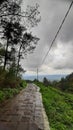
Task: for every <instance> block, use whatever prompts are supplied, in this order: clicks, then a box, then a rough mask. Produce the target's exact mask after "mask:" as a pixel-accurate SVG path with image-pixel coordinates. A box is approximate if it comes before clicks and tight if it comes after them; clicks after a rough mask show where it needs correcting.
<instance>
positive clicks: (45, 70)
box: [21, 0, 73, 75]
mask: <svg viewBox="0 0 73 130" xmlns="http://www.w3.org/2000/svg"><path fill="white" fill-rule="evenodd" d="M36 3H38V4H39V11H40V16H41V21H40V23H39V24H38V26H36V27H34V28H32V29H31V32H32V34H33V35H36V36H37V37H39V38H40V40H39V42H38V45H37V46H36V49H35V50H34V52H33V53H32V54H28V55H27V57H25V59H24V60H23V61H22V62H21V64H22V66H23V68H24V69H25V70H26V73H25V75H35V74H36V71H37V68H38V69H39V74H41V75H42V74H51V75H52V74H69V73H71V72H73V60H72V59H73V6H72V8H71V10H70V12H69V14H68V17H67V18H66V21H65V23H64V25H63V27H62V29H61V31H60V33H59V35H58V37H57V39H56V41H55V42H54V44H53V46H52V48H51V51H50V53H49V54H48V56H47V57H46V60H45V62H44V63H43V64H42V65H41V63H42V61H43V58H44V56H45V55H46V53H47V51H48V49H49V47H50V45H51V42H52V40H53V39H54V36H55V34H56V32H57V31H58V28H59V26H60V24H61V22H62V20H63V18H64V16H65V14H66V12H67V10H68V8H69V6H70V3H71V0H23V4H22V9H23V10H25V9H26V7H27V5H31V6H32V5H35V4H36Z"/></svg>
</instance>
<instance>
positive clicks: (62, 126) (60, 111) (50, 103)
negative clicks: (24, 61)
mask: <svg viewBox="0 0 73 130" xmlns="http://www.w3.org/2000/svg"><path fill="white" fill-rule="evenodd" d="M37 85H38V86H40V92H41V93H42V98H43V104H44V107H45V110H46V113H47V116H48V120H49V122H50V127H51V130H73V95H72V94H68V93H63V92H61V91H60V90H58V89H55V88H52V87H45V86H44V85H43V84H42V83H37Z"/></svg>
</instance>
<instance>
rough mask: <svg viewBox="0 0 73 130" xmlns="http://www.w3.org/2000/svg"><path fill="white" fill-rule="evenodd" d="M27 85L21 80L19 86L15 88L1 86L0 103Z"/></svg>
mask: <svg viewBox="0 0 73 130" xmlns="http://www.w3.org/2000/svg"><path fill="white" fill-rule="evenodd" d="M26 86H27V83H26V81H24V80H21V82H20V84H19V86H17V87H15V88H10V87H8V88H7V87H6V88H5V87H3V88H0V103H2V102H3V101H5V100H7V99H10V98H12V97H14V96H15V95H17V94H18V93H19V92H20V91H21V90H22V89H24V88H25V87H26Z"/></svg>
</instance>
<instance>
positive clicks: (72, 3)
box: [41, 1, 73, 65]
mask: <svg viewBox="0 0 73 130" xmlns="http://www.w3.org/2000/svg"><path fill="white" fill-rule="evenodd" d="M72 5H73V1H72V2H71V4H70V6H69V9H68V11H67V12H66V14H65V17H64V19H63V21H62V23H61V25H60V27H59V29H58V31H57V33H56V35H55V37H54V39H53V41H52V43H51V45H50V47H49V49H48V51H47V53H46V55H45V57H44V59H43V61H42V63H41V65H42V64H43V63H44V62H45V59H46V57H47V56H48V54H49V52H50V50H51V48H52V46H53V44H54V42H55V40H56V38H57V36H58V34H59V32H60V30H61V28H62V26H63V24H64V22H65V20H66V18H67V16H68V14H69V12H70V9H71V7H72Z"/></svg>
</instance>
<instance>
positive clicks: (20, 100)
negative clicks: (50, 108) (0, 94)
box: [0, 84, 49, 130]
mask: <svg viewBox="0 0 73 130" xmlns="http://www.w3.org/2000/svg"><path fill="white" fill-rule="evenodd" d="M42 109H43V105H42V98H41V94H40V92H39V88H38V87H37V86H36V85H33V84H29V85H28V86H27V87H26V89H25V90H23V91H22V92H21V93H20V94H18V95H17V96H16V97H15V98H13V99H12V100H10V101H8V103H6V104H5V105H4V106H3V108H0V130H49V127H48V129H46V128H45V127H44V118H43V114H42V113H43V112H42Z"/></svg>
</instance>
